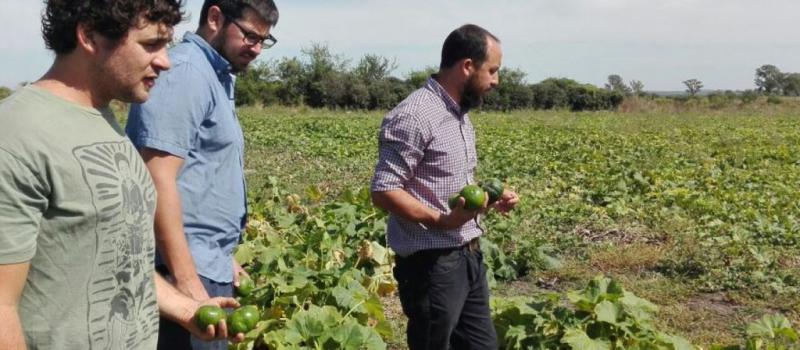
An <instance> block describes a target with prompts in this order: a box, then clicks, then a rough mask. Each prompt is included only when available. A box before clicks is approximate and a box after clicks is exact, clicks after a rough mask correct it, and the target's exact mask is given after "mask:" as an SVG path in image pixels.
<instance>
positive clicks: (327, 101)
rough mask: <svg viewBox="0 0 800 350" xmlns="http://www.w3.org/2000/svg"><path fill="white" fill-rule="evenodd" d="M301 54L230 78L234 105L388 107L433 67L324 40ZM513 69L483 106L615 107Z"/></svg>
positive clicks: (577, 86)
mask: <svg viewBox="0 0 800 350" xmlns="http://www.w3.org/2000/svg"><path fill="white" fill-rule="evenodd" d="M302 53H303V54H302V57H301V58H297V57H293V58H283V59H281V60H277V61H269V62H264V63H258V64H256V65H255V66H253V67H251V68H250V69H249V70H248V71H247V72H246V73H245V74H243V75H242V76H240V77H239V78H238V80H237V83H236V103H237V104H238V105H254V104H261V105H273V104H281V105H290V106H291V105H307V106H310V107H317V108H319V107H327V108H335V109H390V108H392V107H394V106H395V105H397V104H398V103H399V102H400V101H402V100H403V99H404V98H405V97H406V96H407V95H408V94H409V93H411V92H412V91H414V90H415V89H417V88H419V87H421V86H423V85H424V84H425V81H426V80H427V79H428V77H429V76H430V75H431V74H433V73H435V72H436V69H435V68H433V67H428V68H425V69H423V70H419V71H414V72H411V73H409V74H408V75H407V76H406V77H405V79H400V78H397V77H394V76H392V75H391V73H392V71H394V70H395V69H396V67H397V65H396V62H394V61H392V60H390V59H388V58H385V57H381V56H378V55H365V56H363V57H362V58H361V59H360V60H359V61H358V62H357V63H356V64H352V63H351V62H350V61H349V60H347V59H345V58H343V57H342V56H339V55H334V54H333V53H331V51H330V50H329V49H328V47H327V46H326V45H321V44H314V45H312V46H311V47H310V48H308V49H304V50H303V51H302ZM525 78H526V75H525V73H524V72H522V71H521V70H518V69H509V68H503V69H501V70H500V81H501V83H500V86H499V87H498V88H497V89H495V90H494V91H492V92H491V93H490V95H488V96H487V97H486V98H485V99H484V105H483V107H482V108H483V109H488V110H511V109H521V108H533V109H553V108H559V109H571V110H574V111H584V110H603V109H609V110H613V109H616V108H617V106H619V104H620V103H621V102H622V100H623V97H624V95H623V94H621V93H619V92H617V91H612V90H609V89H602V88H598V87H596V86H594V85H591V84H581V83H578V82H576V81H574V80H571V79H565V78H551V79H546V80H544V81H542V82H540V83H538V84H527V83H526V81H525Z"/></svg>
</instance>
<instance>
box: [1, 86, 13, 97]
mask: <svg viewBox="0 0 800 350" xmlns="http://www.w3.org/2000/svg"><path fill="white" fill-rule="evenodd" d="M9 95H11V89H9V88H7V87H5V86H0V100H2V99H4V98H6V97H8V96H9Z"/></svg>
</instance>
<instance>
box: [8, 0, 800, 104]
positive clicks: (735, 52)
mask: <svg viewBox="0 0 800 350" xmlns="http://www.w3.org/2000/svg"><path fill="white" fill-rule="evenodd" d="M4 2H5V3H6V5H5V6H4V8H5V9H6V10H5V11H3V12H2V13H0V23H4V24H6V26H5V28H6V29H5V30H3V31H2V32H0V52H2V54H0V67H1V68H0V70H1V71H2V74H0V85H3V86H8V87H12V88H13V87H15V86H16V85H17V84H18V83H19V82H22V81H32V80H36V79H37V78H38V77H40V76H41V75H42V74H43V73H44V72H45V71H46V70H47V68H48V67H49V65H50V63H51V61H52V55H51V54H50V53H49V52H48V51H47V50H45V49H44V44H43V42H42V39H41V36H40V34H39V33H40V13H41V9H42V1H32V0H4ZM276 3H277V5H278V7H279V9H280V11H281V20H280V23H279V24H278V26H277V28H275V29H274V30H273V34H274V35H275V36H276V37H277V38H278V40H279V42H278V44H277V45H276V46H275V47H273V48H272V49H270V50H266V51H264V53H262V55H261V57H260V58H259V59H260V60H269V59H280V58H281V57H292V56H300V52H301V50H302V49H303V48H305V47H309V46H310V45H311V44H312V43H324V44H327V45H328V46H329V48H330V49H331V51H333V52H334V53H337V54H341V55H343V56H344V57H347V58H349V59H351V60H352V61H356V62H357V61H358V59H359V58H360V57H361V56H362V55H364V54H367V53H374V54H379V55H382V56H386V57H389V58H392V59H395V60H396V62H397V65H398V68H397V70H395V71H394V75H396V76H399V77H403V76H405V75H406V74H407V73H408V72H409V71H412V70H415V69H421V68H423V67H425V66H430V65H438V60H439V50H440V48H441V43H442V41H443V40H444V38H445V37H446V36H447V34H448V33H449V32H450V31H451V30H453V29H454V28H456V27H458V26H459V25H461V24H464V23H475V24H479V25H481V26H483V27H485V28H487V29H489V30H490V31H492V32H493V33H494V34H496V35H497V36H498V37H500V39H501V40H502V41H503V50H504V61H503V65H504V66H507V67H513V68H519V69H521V70H523V71H524V72H526V73H527V74H528V81H529V82H538V81H540V80H542V79H545V78H548V77H567V78H572V79H575V80H578V81H581V82H587V83H592V84H595V85H598V86H602V85H603V83H605V81H606V78H607V76H608V75H609V74H619V75H621V76H622V77H623V79H625V80H626V81H629V80H632V79H636V80H640V81H642V82H643V83H644V85H645V89H646V90H651V91H655V90H682V89H683V88H684V87H683V85H682V83H681V82H682V81H683V80H686V79H690V78H697V79H700V80H702V81H703V82H704V84H705V87H706V89H747V88H753V74H754V71H755V69H756V68H757V67H759V66H760V65H762V64H767V63H769V64H774V65H776V66H778V68H780V69H781V70H782V71H788V72H800V30H798V27H797V24H796V23H797V19H798V18H800V17H798V13H800V2H798V1H797V0H761V1H756V0H747V1H746V0H662V1H660V2H657V1H652V0H649V1H647V0H528V1H523V0H494V1H487V0H459V1H456V0H424V1H423V0H405V1H386V0H383V1H378V0H362V1H357V0H327V1H323V0H288V1H287V0H276ZM201 4H202V0H189V1H188V2H187V7H186V10H187V12H188V13H189V15H190V16H191V19H190V20H189V21H187V22H185V23H182V24H181V25H179V26H178V28H177V29H176V35H178V36H180V35H182V34H183V32H185V31H187V30H194V29H195V27H196V23H197V16H199V12H200V6H201ZM10 9H13V10H10Z"/></svg>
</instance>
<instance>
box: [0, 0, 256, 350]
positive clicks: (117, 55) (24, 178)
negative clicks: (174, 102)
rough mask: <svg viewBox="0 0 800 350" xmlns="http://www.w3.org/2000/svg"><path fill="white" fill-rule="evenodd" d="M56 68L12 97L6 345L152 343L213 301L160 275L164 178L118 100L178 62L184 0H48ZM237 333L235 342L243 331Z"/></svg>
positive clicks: (0, 317)
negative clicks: (157, 216)
mask: <svg viewBox="0 0 800 350" xmlns="http://www.w3.org/2000/svg"><path fill="white" fill-rule="evenodd" d="M45 6H46V9H45V13H44V16H43V19H42V27H43V29H42V34H43V36H44V39H45V42H46V44H47V47H48V48H50V49H51V50H53V51H54V52H55V60H54V62H53V65H52V66H51V68H50V70H49V71H48V72H47V73H46V74H45V75H44V76H43V77H42V78H41V79H39V80H38V81H36V82H35V83H33V84H31V85H28V86H25V87H23V88H21V89H19V91H17V92H15V93H14V94H13V95H12V96H10V97H8V98H7V99H4V100H3V101H2V102H1V103H0V125H3V127H2V128H0V325H2V327H3V329H2V331H0V349H3V350H17V349H26V348H28V349H81V350H83V349H148V350H150V349H154V348H155V347H156V344H157V337H158V328H159V314H160V315H161V316H163V317H166V318H168V319H171V320H173V321H175V322H177V324H179V325H181V326H182V327H184V328H186V329H188V330H189V331H191V332H192V333H193V334H195V335H197V336H198V337H200V338H202V339H207V340H211V339H225V337H226V336H227V329H226V327H225V324H224V322H221V323H220V324H219V325H217V327H215V326H209V327H208V329H205V330H200V329H198V328H197V326H195V322H194V319H193V317H194V313H195V311H196V310H197V309H198V308H199V306H201V305H205V304H213V305H217V306H222V307H233V306H237V305H238V304H237V303H236V301H235V300H234V299H232V298H214V299H208V298H205V299H203V300H199V301H198V300H194V299H192V298H190V297H188V296H185V295H184V294H182V293H180V292H179V291H178V290H177V289H175V288H174V287H173V286H171V285H170V284H169V283H167V282H166V281H165V280H164V279H163V278H162V277H160V276H159V275H157V274H155V271H154V265H153V261H154V259H155V236H154V232H153V220H154V218H153V217H154V212H155V206H156V195H155V188H154V186H153V183H152V180H151V177H150V175H149V174H148V172H147V167H146V166H145V165H144V163H143V161H142V160H141V158H140V157H139V155H138V152H137V151H136V149H135V148H134V146H133V145H132V144H131V143H130V141H129V140H128V139H127V138H126V136H125V133H124V132H123V130H122V128H121V127H120V126H119V124H118V123H117V121H116V118H115V116H114V114H113V112H112V111H111V109H110V108H109V103H110V102H111V100H113V99H117V100H121V101H125V102H144V101H145V100H147V98H148V97H149V94H150V89H151V88H152V87H153V86H154V84H155V81H156V77H158V75H159V73H160V72H162V71H165V70H167V69H169V68H170V61H169V58H168V56H167V53H166V46H167V44H168V43H169V42H170V41H171V39H172V27H173V26H175V24H177V23H178V22H180V20H181V18H182V13H181V6H182V3H181V2H180V0H49V1H47V2H46V5H45ZM242 337H243V335H241V334H240V335H237V337H236V338H235V339H234V340H241V339H242Z"/></svg>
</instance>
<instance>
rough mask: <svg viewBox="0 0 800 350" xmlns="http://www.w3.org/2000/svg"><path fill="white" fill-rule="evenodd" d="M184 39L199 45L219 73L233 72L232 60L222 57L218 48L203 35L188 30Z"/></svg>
mask: <svg viewBox="0 0 800 350" xmlns="http://www.w3.org/2000/svg"><path fill="white" fill-rule="evenodd" d="M183 41H185V42H190V43H193V44H195V45H197V47H199V48H200V50H201V51H203V54H205V55H206V58H207V59H208V62H210V63H211V67H213V68H214V71H215V72H216V73H217V75H223V74H231V69H232V68H233V67H231V64H230V62H228V60H226V59H225V57H222V55H220V54H219V52H217V50H216V49H214V48H213V47H211V45H209V43H208V42H207V41H206V40H205V39H203V37H201V36H199V35H197V34H195V33H192V32H186V34H184V35H183Z"/></svg>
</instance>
